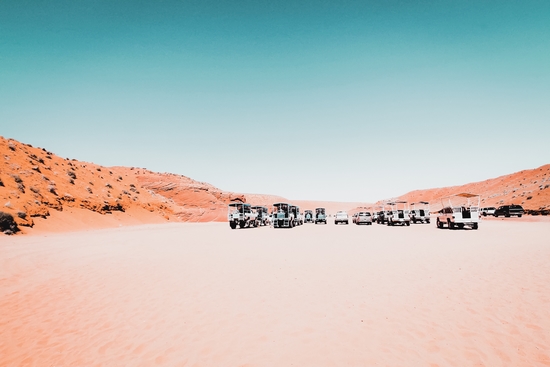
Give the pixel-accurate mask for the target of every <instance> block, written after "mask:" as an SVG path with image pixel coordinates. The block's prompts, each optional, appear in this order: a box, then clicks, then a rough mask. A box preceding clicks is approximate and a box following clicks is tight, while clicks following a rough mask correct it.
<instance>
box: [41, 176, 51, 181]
mask: <svg viewBox="0 0 550 367" xmlns="http://www.w3.org/2000/svg"><path fill="white" fill-rule="evenodd" d="M42 179H43V180H44V181H49V180H50V179H49V178H47V177H46V176H44V175H42Z"/></svg>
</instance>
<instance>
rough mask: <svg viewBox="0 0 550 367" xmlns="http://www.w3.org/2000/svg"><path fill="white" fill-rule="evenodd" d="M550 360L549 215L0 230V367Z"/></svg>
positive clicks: (449, 363) (542, 363) (539, 363)
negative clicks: (455, 225)
mask: <svg viewBox="0 0 550 367" xmlns="http://www.w3.org/2000/svg"><path fill="white" fill-rule="evenodd" d="M155 365H159V366H216V367H219V366H224V367H230V366H315V367H319V366H461V367H463V366H550V224H549V223H547V222H518V221H506V222H505V221H484V222H483V223H482V225H481V228H480V229H479V230H478V231H472V230H454V231H451V230H446V229H445V230H438V229H436V228H435V225H434V224H431V225H411V227H402V228H400V227H396V228H392V227H386V226H379V225H373V226H355V225H349V226H335V225H334V224H328V225H317V226H316V225H312V224H309V225H304V226H302V227H297V228H294V229H291V230H284V229H279V230H275V229H272V228H268V227H266V228H256V229H243V230H230V229H229V226H228V225H227V224H226V223H205V224H189V223H184V224H176V223H172V224H157V225H143V226H137V227H122V228H116V229H104V230H95V231H87V232H75V233H66V234H47V235H34V236H18V237H0V366H155Z"/></svg>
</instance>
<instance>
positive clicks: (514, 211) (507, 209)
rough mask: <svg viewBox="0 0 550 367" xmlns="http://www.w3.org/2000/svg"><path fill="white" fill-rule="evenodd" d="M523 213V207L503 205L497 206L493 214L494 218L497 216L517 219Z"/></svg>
mask: <svg viewBox="0 0 550 367" xmlns="http://www.w3.org/2000/svg"><path fill="white" fill-rule="evenodd" d="M524 212H525V211H524V210H523V207H522V206H521V205H514V204H512V205H503V206H499V207H498V209H497V210H495V212H494V214H493V215H494V216H495V217H499V216H501V215H502V216H505V217H511V216H513V215H517V216H518V217H519V218H521V216H522V215H523V213H524Z"/></svg>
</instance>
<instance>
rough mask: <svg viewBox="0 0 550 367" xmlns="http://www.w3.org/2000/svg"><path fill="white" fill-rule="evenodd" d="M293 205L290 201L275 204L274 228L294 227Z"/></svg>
mask: <svg viewBox="0 0 550 367" xmlns="http://www.w3.org/2000/svg"><path fill="white" fill-rule="evenodd" d="M291 206H292V205H290V204H288V203H275V204H273V227H274V228H294V226H295V225H296V223H295V222H294V219H295V217H294V213H293V212H292V211H291V210H290V207H291Z"/></svg>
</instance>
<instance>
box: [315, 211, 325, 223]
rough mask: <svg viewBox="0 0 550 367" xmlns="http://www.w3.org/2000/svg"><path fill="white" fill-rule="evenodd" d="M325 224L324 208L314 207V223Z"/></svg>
mask: <svg viewBox="0 0 550 367" xmlns="http://www.w3.org/2000/svg"><path fill="white" fill-rule="evenodd" d="M321 222H322V223H325V224H327V213H326V211H325V208H316V209H315V224H317V223H321Z"/></svg>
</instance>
